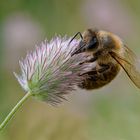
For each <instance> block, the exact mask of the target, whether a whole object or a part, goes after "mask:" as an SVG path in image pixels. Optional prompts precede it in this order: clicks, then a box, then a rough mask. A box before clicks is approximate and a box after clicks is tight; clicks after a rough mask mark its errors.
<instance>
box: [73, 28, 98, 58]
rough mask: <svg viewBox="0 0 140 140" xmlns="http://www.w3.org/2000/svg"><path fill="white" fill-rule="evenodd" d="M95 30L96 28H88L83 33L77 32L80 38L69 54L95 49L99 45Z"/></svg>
mask: <svg viewBox="0 0 140 140" xmlns="http://www.w3.org/2000/svg"><path fill="white" fill-rule="evenodd" d="M97 32H98V31H97V30H91V29H88V30H86V31H85V32H84V33H83V35H81V34H80V33H79V34H80V36H81V38H82V40H81V41H80V42H79V44H78V46H77V47H76V49H75V50H74V51H73V53H72V54H71V55H72V56H73V55H75V54H79V53H82V52H93V51H96V50H97V48H98V46H99V41H98V38H97Z"/></svg>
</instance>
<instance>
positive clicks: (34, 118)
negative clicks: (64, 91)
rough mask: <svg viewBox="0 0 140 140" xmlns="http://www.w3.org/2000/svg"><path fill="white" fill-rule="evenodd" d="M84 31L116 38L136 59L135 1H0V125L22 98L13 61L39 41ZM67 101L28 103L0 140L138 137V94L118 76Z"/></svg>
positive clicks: (138, 25) (139, 29) (138, 6)
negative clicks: (101, 31) (102, 32)
mask: <svg viewBox="0 0 140 140" xmlns="http://www.w3.org/2000/svg"><path fill="white" fill-rule="evenodd" d="M89 27H92V28H94V27H97V28H99V29H104V30H108V31H111V32H113V33H116V34H118V35H119V36H120V37H121V38H122V39H123V40H124V42H126V44H128V46H129V48H131V49H132V50H133V51H134V52H135V53H136V54H137V55H138V56H140V45H139V44H140V1H139V0H0V122H2V120H3V119H4V118H5V117H6V115H7V114H8V113H9V111H10V110H11V109H12V107H13V106H14V105H15V104H16V103H17V102H18V100H19V99H20V98H22V97H23V95H24V92H23V90H22V89H21V87H20V86H19V84H18V82H17V81H16V79H15V77H14V76H13V71H18V70H19V66H18V61H19V59H21V58H22V57H23V58H24V57H25V55H26V52H27V51H30V50H33V49H34V46H35V44H39V43H40V42H41V41H42V40H44V39H45V38H48V39H50V38H51V37H53V36H54V35H55V34H56V33H57V34H60V35H62V36H63V35H65V34H67V35H69V36H72V35H74V34H75V33H76V32H78V31H81V32H82V31H84V30H85V29H86V28H89ZM68 98H69V102H64V103H63V104H62V105H60V106H59V107H57V108H54V107H51V106H49V105H48V104H46V103H43V102H39V101H36V100H34V99H30V100H28V101H27V102H26V103H25V104H24V106H23V108H22V109H21V110H20V111H18V112H17V114H16V116H15V117H14V119H12V121H10V123H9V124H8V126H7V127H6V128H5V130H4V131H3V132H1V134H0V140H31V139H33V140H139V139H140V90H139V89H137V88H136V87H135V86H134V84H133V83H132V82H131V81H130V80H129V79H128V77H127V76H126V74H125V73H124V72H121V73H120V74H119V75H118V76H117V78H116V79H115V80H114V81H113V82H112V83H110V84H109V85H107V86H106V87H104V88H102V89H99V90H94V91H90V92H87V91H83V90H80V89H79V90H78V91H77V92H73V94H72V95H70V96H69V97H68Z"/></svg>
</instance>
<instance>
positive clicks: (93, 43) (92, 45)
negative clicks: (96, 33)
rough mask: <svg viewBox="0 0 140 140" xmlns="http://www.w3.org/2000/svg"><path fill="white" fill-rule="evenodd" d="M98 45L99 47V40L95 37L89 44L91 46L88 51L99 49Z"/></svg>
mask: <svg viewBox="0 0 140 140" xmlns="http://www.w3.org/2000/svg"><path fill="white" fill-rule="evenodd" d="M97 45H98V40H97V38H96V37H93V38H92V39H91V41H90V42H89V44H88V46H87V49H94V48H96V47H97Z"/></svg>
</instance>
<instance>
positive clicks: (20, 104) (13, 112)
mask: <svg viewBox="0 0 140 140" xmlns="http://www.w3.org/2000/svg"><path fill="white" fill-rule="evenodd" d="M30 96H32V94H31V93H30V92H28V93H27V94H25V96H24V97H23V98H22V99H21V100H20V101H19V102H18V103H17V104H16V105H15V106H14V108H13V109H12V110H11V112H10V113H9V114H8V115H7V117H6V118H5V119H4V121H3V122H2V123H1V124H0V131H1V130H3V128H4V127H5V126H6V125H7V123H8V122H9V121H10V120H11V118H12V117H13V116H14V115H15V113H16V112H17V110H18V109H19V108H20V107H21V106H22V105H23V103H24V102H25V101H26V100H27V99H28V98H29V97H30Z"/></svg>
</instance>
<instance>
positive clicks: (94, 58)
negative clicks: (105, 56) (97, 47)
mask: <svg viewBox="0 0 140 140" xmlns="http://www.w3.org/2000/svg"><path fill="white" fill-rule="evenodd" d="M96 60H97V57H96V56H94V57H92V58H90V59H88V60H85V61H83V62H80V63H79V65H82V64H84V63H92V62H95V61H96Z"/></svg>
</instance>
